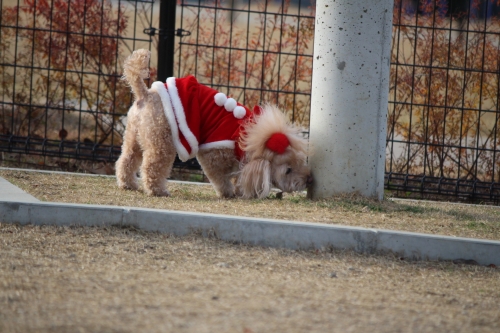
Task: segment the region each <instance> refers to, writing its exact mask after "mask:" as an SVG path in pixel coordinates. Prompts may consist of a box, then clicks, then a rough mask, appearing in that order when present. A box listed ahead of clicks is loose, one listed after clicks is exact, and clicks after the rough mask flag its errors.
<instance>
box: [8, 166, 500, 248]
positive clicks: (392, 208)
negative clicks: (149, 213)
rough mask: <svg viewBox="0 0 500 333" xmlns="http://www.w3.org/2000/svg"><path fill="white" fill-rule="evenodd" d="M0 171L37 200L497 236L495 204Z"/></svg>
mask: <svg viewBox="0 0 500 333" xmlns="http://www.w3.org/2000/svg"><path fill="white" fill-rule="evenodd" d="M0 176H1V177H4V178H6V179H7V180H9V181H11V182H12V183H13V184H15V185H17V186H19V187H20V188H22V189H23V190H25V191H26V192H28V193H30V194H32V195H33V196H35V197H37V198H38V199H40V200H43V201H53V202H67V203H82V204H102V205H118V206H132V207H148V208H160V209H170V210H182V211H189V212H202V213H203V212H204V213H217V214H229V215H238V216H249V217H261V218H271V219H283V220H295V221H304V222H321V223H333V224H342V225H348V226H359V227H367V228H377V229H391V230H403V231H411V232H423V233H432V234H441V235H449V236H460V237H472V238H483V239H494V240H500V208H498V207H492V206H480V205H476V206H473V205H458V204H450V203H438V202H412V201H400V200H396V201H392V200H385V201H383V202H376V201H370V200H367V199H362V198H356V197H337V198H331V199H328V200H317V201H311V200H309V199H307V198H306V197H305V194H294V195H289V194H285V195H284V196H283V200H279V199H276V198H275V197H273V196H271V198H269V199H264V200H250V201H246V200H219V199H218V198H217V196H216V195H215V192H214V190H213V189H212V187H211V186H198V185H185V184H174V183H171V184H170V192H171V194H172V197H169V198H156V197H149V196H146V195H144V194H143V193H141V192H132V191H125V190H120V189H118V187H117V186H116V180H115V179H114V178H111V177H93V176H81V175H77V174H75V175H60V174H46V173H36V172H22V171H8V170H0Z"/></svg>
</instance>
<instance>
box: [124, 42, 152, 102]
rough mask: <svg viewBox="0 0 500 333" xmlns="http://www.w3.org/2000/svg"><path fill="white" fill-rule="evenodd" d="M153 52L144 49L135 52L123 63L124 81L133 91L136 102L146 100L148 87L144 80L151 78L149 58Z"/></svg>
mask: <svg viewBox="0 0 500 333" xmlns="http://www.w3.org/2000/svg"><path fill="white" fill-rule="evenodd" d="M150 56H151V52H149V51H148V50H144V49H139V50H136V51H134V52H133V53H132V54H131V55H130V56H129V57H128V58H127V59H125V62H124V63H123V79H124V80H125V81H127V83H128V85H129V86H130V88H131V89H132V92H133V93H134V95H135V99H136V100H141V99H144V98H146V96H147V95H148V87H147V86H146V84H145V83H144V79H147V78H149V58H150Z"/></svg>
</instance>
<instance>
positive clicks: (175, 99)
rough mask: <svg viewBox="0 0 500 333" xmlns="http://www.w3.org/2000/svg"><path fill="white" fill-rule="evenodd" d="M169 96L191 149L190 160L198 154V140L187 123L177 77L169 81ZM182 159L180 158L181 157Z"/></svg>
mask: <svg viewBox="0 0 500 333" xmlns="http://www.w3.org/2000/svg"><path fill="white" fill-rule="evenodd" d="M167 87H168V94H169V95H170V99H171V101H172V106H173V107H174V113H175V117H176V118H177V123H178V124H179V129H180V130H181V132H182V134H183V135H184V137H185V138H186V140H187V142H188V144H189V146H190V147H191V154H190V155H189V158H193V157H195V156H196V154H197V153H198V140H197V139H196V136H195V135H194V134H193V132H191V130H190V129H189V126H188V124H187V121H186V114H185V113H184V107H183V106H182V101H181V99H180V97H179V91H178V90H177V86H176V85H175V77H169V78H168V79H167ZM179 158H180V157H179ZM181 160H182V159H181Z"/></svg>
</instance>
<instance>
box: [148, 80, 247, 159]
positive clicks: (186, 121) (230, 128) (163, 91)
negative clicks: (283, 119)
mask: <svg viewBox="0 0 500 333" xmlns="http://www.w3.org/2000/svg"><path fill="white" fill-rule="evenodd" d="M151 89H152V90H154V91H156V92H157V93H158V94H159V95H160V98H161V101H162V104H163V110H164V112H165V116H166V117H167V120H168V123H169V124H170V128H171V130H172V137H173V140H174V145H175V148H176V150H177V154H178V155H179V158H180V159H181V161H187V160H188V159H190V158H193V157H194V156H196V154H197V153H198V150H200V149H212V148H231V149H234V150H235V155H236V157H237V158H238V159H239V160H241V158H242V157H243V152H242V151H241V149H240V147H239V145H238V140H239V138H240V132H241V130H242V124H243V123H244V122H245V121H246V120H247V119H248V118H249V117H251V115H252V112H251V111H250V110H249V109H248V108H246V107H245V106H243V105H241V104H239V103H237V102H236V101H235V100H234V99H233V98H227V96H226V95H225V94H223V93H220V92H218V91H217V90H214V89H212V88H209V87H207V86H204V85H202V84H200V83H198V81H197V80H196V78H195V77H194V76H187V77H185V78H181V79H178V78H174V77H170V78H168V79H167V82H166V83H163V82H159V81H158V82H154V83H153V84H152V86H151Z"/></svg>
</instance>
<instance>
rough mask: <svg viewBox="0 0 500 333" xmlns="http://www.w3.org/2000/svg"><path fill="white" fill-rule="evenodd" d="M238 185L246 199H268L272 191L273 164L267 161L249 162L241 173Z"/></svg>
mask: <svg viewBox="0 0 500 333" xmlns="http://www.w3.org/2000/svg"><path fill="white" fill-rule="evenodd" d="M237 185H238V190H239V191H240V193H241V195H242V197H243V198H245V199H250V198H259V199H262V198H265V197H267V196H268V195H269V192H270V191H271V163H270V162H269V161H268V160H265V159H256V160H253V161H250V162H248V163H247V164H245V165H244V166H243V168H242V169H241V171H240V174H239V177H238V183H237Z"/></svg>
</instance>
